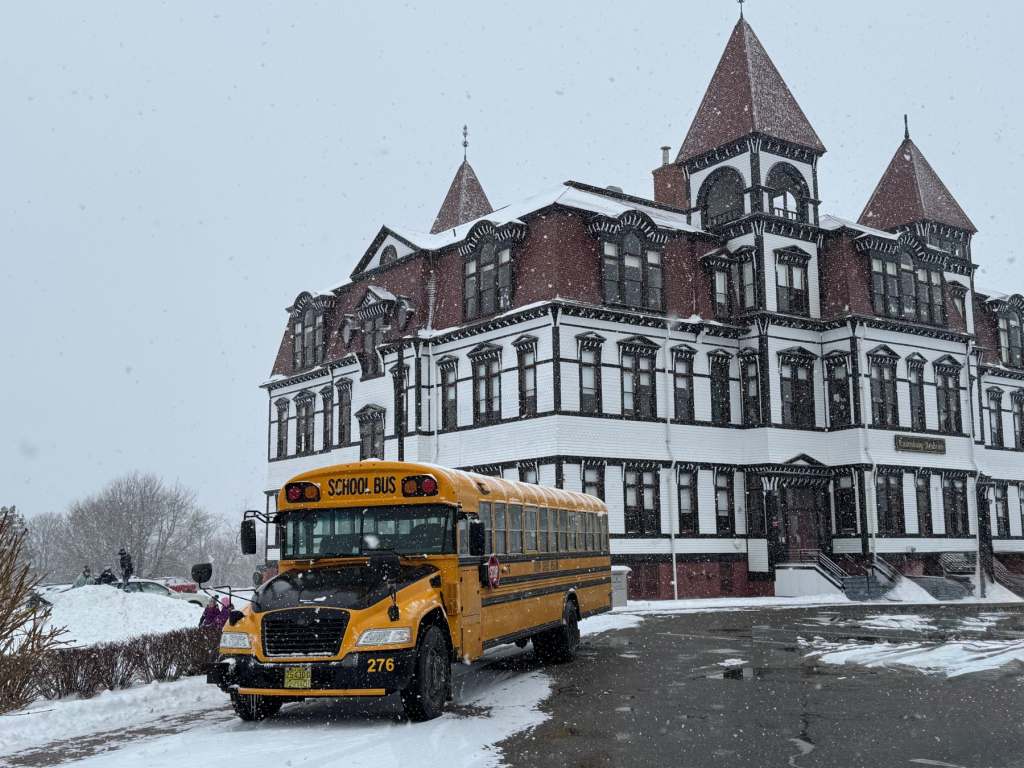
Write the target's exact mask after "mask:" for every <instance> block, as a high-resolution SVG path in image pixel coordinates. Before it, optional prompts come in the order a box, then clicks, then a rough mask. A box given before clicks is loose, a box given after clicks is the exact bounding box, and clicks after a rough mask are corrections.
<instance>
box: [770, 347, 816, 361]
mask: <svg viewBox="0 0 1024 768" xmlns="http://www.w3.org/2000/svg"><path fill="white" fill-rule="evenodd" d="M779 357H781V358H787V359H791V360H793V359H796V360H804V361H811V360H816V359H817V358H818V356H817V355H816V354H814V353H813V352H811V350H809V349H807V348H806V347H787V348H786V349H783V350H780V351H779Z"/></svg>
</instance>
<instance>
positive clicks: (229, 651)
mask: <svg viewBox="0 0 1024 768" xmlns="http://www.w3.org/2000/svg"><path fill="white" fill-rule="evenodd" d="M277 509H278V511H277V514H276V516H275V518H274V519H273V521H272V523H273V524H276V525H277V530H278V536H279V538H278V541H279V544H280V547H281V562H280V572H279V574H278V575H277V576H275V577H274V578H273V579H271V580H270V581H268V582H266V583H265V584H264V585H262V586H261V587H260V588H259V589H258V590H257V591H256V593H255V595H254V597H253V601H252V603H251V604H250V605H248V606H246V607H245V609H244V610H241V611H238V612H233V613H232V614H231V617H230V619H229V621H228V624H227V625H225V627H224V631H223V634H222V636H221V642H220V652H219V658H218V661H217V663H216V664H215V665H213V666H212V667H211V670H210V672H209V674H208V678H207V679H208V681H209V682H211V683H214V684H216V685H219V686H220V687H221V688H222V689H223V690H225V691H226V692H228V693H229V694H230V695H231V700H232V704H233V706H234V709H235V712H236V713H237V714H238V716H239V717H241V718H242V719H243V720H262V719H264V718H266V717H268V716H271V715H273V714H275V713H276V712H277V711H278V710H279V709H280V707H281V705H282V704H283V703H285V702H287V701H297V700H301V699H304V698H308V697H332V696H334V697H349V696H386V695H388V694H391V693H394V692H399V693H401V697H402V701H403V703H404V706H405V710H406V712H407V713H408V716H409V717H410V719H413V720H428V719H431V718H433V717H437V716H438V715H439V714H441V712H442V711H443V708H444V705H445V702H446V701H447V700H448V699H449V698H450V695H451V664H452V663H453V662H455V661H459V660H461V661H466V662H470V661H473V660H475V659H478V658H480V656H481V655H483V653H484V652H485V651H486V650H487V649H488V648H491V647H493V646H496V645H501V644H504V643H517V644H519V645H521V646H525V644H526V643H527V642H528V641H532V643H533V649H534V652H535V653H536V654H537V655H538V656H539V657H540V658H541V659H542V660H544V661H547V662H563V661H569V660H571V659H572V658H573V657H574V656H575V653H576V649H577V646H578V644H579V621H580V620H581V619H583V618H586V617H587V616H592V615H594V614H597V613H601V612H604V611H608V610H610V608H611V562H610V558H609V553H608V518H607V510H606V508H605V506H604V504H603V503H602V502H601V501H600V500H599V499H597V498H595V497H593V496H588V495H586V494H582V493H574V492H570V491H564V490H559V489H555V488H545V487H541V486H538V485H534V484H531V483H522V482H514V481H510V480H504V479H502V478H499V477H489V476H485V475H477V474H473V473H471V472H462V471H458V470H452V469H446V468H443V467H438V466H434V465H429V464H414V463H405V462H385V461H375V460H374V461H363V462H358V463H353V464H342V465H337V466H329V467H324V468H323V469H318V470H314V471H312V472H306V473H303V474H301V475H298V476H296V477H294V478H293V479H292V480H290V481H288V482H287V483H285V484H284V486H283V487H282V488H281V491H280V493H279V496H278V505H277ZM242 548H243V551H246V552H249V553H251V552H255V549H256V531H255V524H254V522H253V521H251V520H246V521H244V522H243V524H242ZM204 568H205V571H204V570H203V569H204ZM196 569H198V573H197V580H198V581H205V580H206V579H209V577H210V573H209V570H210V569H209V566H196Z"/></svg>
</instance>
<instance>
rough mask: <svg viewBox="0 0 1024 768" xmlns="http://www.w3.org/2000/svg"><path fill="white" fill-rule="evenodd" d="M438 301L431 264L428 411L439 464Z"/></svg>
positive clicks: (429, 278)
mask: <svg viewBox="0 0 1024 768" xmlns="http://www.w3.org/2000/svg"><path fill="white" fill-rule="evenodd" d="M436 302H437V274H436V273H435V272H434V266H433V264H431V266H430V274H429V275H428V276H427V328H426V330H427V333H428V334H429V336H428V338H427V367H428V368H429V369H430V370H428V371H427V413H428V414H430V426H431V428H432V429H433V433H434V434H433V446H434V451H433V458H432V459H431V461H432V463H434V464H437V458H438V454H439V452H440V439H441V438H440V436H439V434H438V430H437V427H438V422H439V421H440V418H439V413H440V408H439V407H438V406H437V405H436V404H435V400H436V399H437V397H436V392H435V390H436V389H437V387H436V386H435V381H434V375H435V373H436V372H435V371H434V339H433V335H434V334H433V330H434V304H435V303H436Z"/></svg>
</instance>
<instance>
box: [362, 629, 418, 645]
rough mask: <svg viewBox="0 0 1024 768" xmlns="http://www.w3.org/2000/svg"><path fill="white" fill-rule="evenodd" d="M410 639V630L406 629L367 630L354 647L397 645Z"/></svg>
mask: <svg viewBox="0 0 1024 768" xmlns="http://www.w3.org/2000/svg"><path fill="white" fill-rule="evenodd" d="M411 639H412V630H410V629H409V628H408V627H396V628H390V629H368V630H366V631H365V632H363V634H361V635H360V636H359V641H358V642H357V643H356V645H399V644H401V643H408V642H409V641H410V640H411Z"/></svg>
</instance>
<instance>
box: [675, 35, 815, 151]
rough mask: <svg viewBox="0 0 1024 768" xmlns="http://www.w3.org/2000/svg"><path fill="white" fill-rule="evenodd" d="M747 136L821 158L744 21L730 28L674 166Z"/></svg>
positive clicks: (800, 112)
mask: <svg viewBox="0 0 1024 768" xmlns="http://www.w3.org/2000/svg"><path fill="white" fill-rule="evenodd" d="M750 133H763V134H765V135H766V136H771V137H773V138H776V139H782V140H784V141H788V142H790V143H792V144H798V145H800V146H803V147H807V148H808V149H812V150H814V151H815V152H818V153H823V152H824V151H825V145H824V144H822V143H821V139H819V138H818V134H817V133H815V131H814V128H812V127H811V124H810V122H809V121H808V120H807V116H806V115H804V112H803V110H802V109H800V105H799V104H797V103H796V99H795V98H793V94H792V93H791V92H790V90H789V87H788V86H787V85H786V83H785V81H784V80H783V79H782V75H780V74H779V70H777V69H776V68H775V64H773V63H772V60H771V58H770V57H769V56H768V52H767V51H765V49H764V46H763V45H761V41H760V40H758V39H757V35H755V34H754V30H753V29H751V27H750V25H749V24H748V23H747V22H746V20H745V19H742V18H741V19H740V20H739V21H738V22H737V23H736V27H735V28H734V29H733V31H732V34H731V35H730V36H729V42H728V43H726V45H725V51H724V52H723V53H722V58H721V60H719V62H718V67H717V68H716V69H715V74H714V75H712V77H711V82H710V83H709V84H708V89H707V91H706V92H705V93H704V99H703V100H702V101H701V103H700V107H698V108H697V114H696V115H695V116H694V118H693V122H692V123H691V124H690V130H689V132H688V133H687V134H686V138H685V139H684V140H683V145H682V147H680V149H679V154H678V156H677V157H676V161H677V162H681V161H683V160H689V159H690V158H692V157H696V156H698V155H702V154H704V153H705V152H710V151H711V150H713V149H716V148H717V147H721V146H723V145H725V144H728V143H729V142H731V141H734V140H736V139H738V138H740V137H742V136H746V135H747V134H750Z"/></svg>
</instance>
